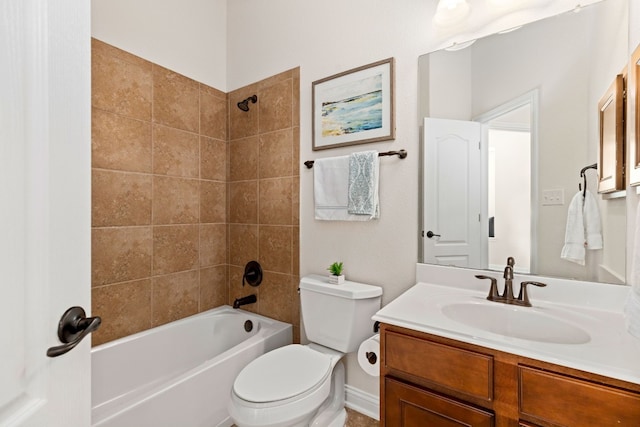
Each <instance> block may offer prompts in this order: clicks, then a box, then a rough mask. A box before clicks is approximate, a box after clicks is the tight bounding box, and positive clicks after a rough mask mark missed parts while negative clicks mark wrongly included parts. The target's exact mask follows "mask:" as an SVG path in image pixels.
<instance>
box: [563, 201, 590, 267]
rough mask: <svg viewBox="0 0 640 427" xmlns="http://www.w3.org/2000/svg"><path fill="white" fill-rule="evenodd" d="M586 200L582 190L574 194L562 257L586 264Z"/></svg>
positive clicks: (570, 204) (568, 213) (568, 214)
mask: <svg viewBox="0 0 640 427" xmlns="http://www.w3.org/2000/svg"><path fill="white" fill-rule="evenodd" d="M583 207H584V200H583V198H582V192H581V191H578V193H577V194H576V195H575V196H573V199H571V203H569V211H568V212H567V228H566V230H565V233H564V246H563V247H562V252H561V253H560V258H562V259H565V260H567V261H571V262H575V263H576V264H580V265H584V256H585V249H584V245H585V238H584V216H583Z"/></svg>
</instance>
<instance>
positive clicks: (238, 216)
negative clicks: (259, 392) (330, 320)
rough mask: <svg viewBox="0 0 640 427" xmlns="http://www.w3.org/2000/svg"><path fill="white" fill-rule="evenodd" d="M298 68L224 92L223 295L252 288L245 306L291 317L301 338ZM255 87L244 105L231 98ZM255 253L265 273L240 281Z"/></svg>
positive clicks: (232, 295) (238, 97) (277, 316)
mask: <svg viewBox="0 0 640 427" xmlns="http://www.w3.org/2000/svg"><path fill="white" fill-rule="evenodd" d="M299 94H300V71H299V69H297V68H296V69H293V70H289V71H286V72H284V73H281V74H278V75H276V76H273V77H270V78H268V79H265V80H262V81H260V82H257V83H254V84H251V85H249V86H245V87H243V88H240V89H237V90H235V91H233V92H231V93H229V166H230V167H229V180H228V184H227V194H228V195H229V198H228V200H229V215H228V222H229V224H228V234H229V280H230V282H229V302H230V303H231V302H233V300H234V299H235V298H237V297H241V296H245V295H249V294H251V293H255V294H256V295H257V296H258V302H257V304H252V305H249V306H245V307H246V309H247V310H250V311H254V312H257V313H259V314H262V315H265V316H268V317H271V318H274V319H278V320H282V321H284V322H288V323H292V324H293V325H294V340H295V341H296V342H299V340H300V322H299V317H300V315H299V313H300V311H299V298H298V293H297V288H298V282H299V275H300V272H299V234H300V233H299V229H300V227H299V218H298V211H299V197H298V196H299V188H300V184H299V182H300V179H299V178H300V155H299V148H300V144H299V139H300V123H299V119H300V111H299V108H298V105H299ZM251 95H257V96H258V101H257V103H255V104H252V103H251V102H250V103H249V111H248V112H244V111H242V110H240V109H239V108H238V107H237V105H236V104H237V103H238V102H239V101H242V100H244V99H246V98H248V97H250V96H251ZM251 260H257V261H258V262H259V263H260V264H261V265H262V268H263V270H264V279H263V282H262V284H261V285H260V286H259V287H257V288H251V287H249V286H245V287H244V288H243V287H242V274H243V272H244V265H245V264H246V263H247V262H248V261H251Z"/></svg>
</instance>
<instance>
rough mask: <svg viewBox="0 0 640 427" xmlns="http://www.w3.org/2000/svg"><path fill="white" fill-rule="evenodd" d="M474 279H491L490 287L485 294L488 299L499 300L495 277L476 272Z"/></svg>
mask: <svg viewBox="0 0 640 427" xmlns="http://www.w3.org/2000/svg"><path fill="white" fill-rule="evenodd" d="M476 279H486V280H491V289H489V295H487V299H488V300H489V301H500V300H501V299H502V297H501V296H500V294H499V293H498V280H497V279H496V278H495V277H491V276H485V275H482V274H477V275H476Z"/></svg>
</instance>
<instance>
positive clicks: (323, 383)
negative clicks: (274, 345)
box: [228, 275, 382, 427]
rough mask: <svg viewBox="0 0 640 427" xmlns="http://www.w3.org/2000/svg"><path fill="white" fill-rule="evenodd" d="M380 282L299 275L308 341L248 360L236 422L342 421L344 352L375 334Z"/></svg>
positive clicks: (232, 407) (333, 424)
mask: <svg viewBox="0 0 640 427" xmlns="http://www.w3.org/2000/svg"><path fill="white" fill-rule="evenodd" d="M381 298H382V288H380V287H378V286H371V285H365V284H362V283H356V282H349V281H345V282H344V283H343V284H341V285H333V284H330V283H329V278H328V277H324V276H319V275H310V276H305V277H303V278H302V279H301V280H300V311H301V313H302V321H303V325H304V330H305V333H306V336H307V339H308V340H309V341H310V343H309V344H308V345H300V344H291V345H288V346H285V347H280V348H278V349H276V350H272V351H270V352H268V353H266V354H264V355H262V356H260V357H258V358H257V359H255V360H254V361H252V362H251V363H249V364H248V365H247V366H246V367H245V368H244V369H243V370H242V371H241V372H240V374H238V376H237V377H236V380H235V382H234V384H233V388H232V390H231V400H230V402H229V406H228V409H229V414H230V416H231V419H232V420H233V422H234V423H235V424H236V425H237V426H238V427H307V426H314V427H343V426H344V424H345V422H346V417H347V414H346V411H345V409H344V393H345V391H344V381H345V372H344V365H343V363H342V360H341V359H342V357H343V356H344V355H345V354H346V353H351V352H354V351H357V350H358V346H359V345H360V343H361V342H362V341H364V340H365V339H367V338H368V337H370V336H371V335H372V334H373V321H372V320H371V316H373V315H374V314H375V313H376V312H377V311H378V310H379V309H380V301H381Z"/></svg>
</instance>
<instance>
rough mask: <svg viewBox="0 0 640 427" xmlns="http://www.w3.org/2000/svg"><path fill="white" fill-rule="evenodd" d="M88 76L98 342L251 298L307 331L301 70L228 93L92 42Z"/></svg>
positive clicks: (261, 307)
mask: <svg viewBox="0 0 640 427" xmlns="http://www.w3.org/2000/svg"><path fill="white" fill-rule="evenodd" d="M92 74H93V76H92V127H93V131H92V226H93V227H92V287H93V289H92V306H93V311H94V312H96V313H100V316H102V318H103V326H102V327H101V328H100V330H99V331H97V332H96V333H95V334H94V336H93V344H94V345H97V344H100V343H103V342H106V341H110V340H113V339H116V338H120V337H123V336H126V335H129V334H132V333H135V332H139V331H141V330H145V329H148V328H150V327H153V326H157V325H160V324H163V323H167V322H170V321H173V320H176V319H180V318H183V317H186V316H189V315H192V314H195V313H198V312H201V311H205V310H208V309H210V308H213V307H217V306H219V305H222V304H227V303H228V304H231V303H232V302H233V299H234V298H236V297H239V296H244V295H248V294H249V293H253V292H255V293H256V294H258V303H257V304H255V305H253V306H245V308H247V309H249V310H251V311H255V312H257V313H260V314H264V315H267V316H269V317H272V318H276V319H278V320H283V321H286V322H292V323H294V325H295V332H296V333H298V332H299V328H298V324H299V322H298V320H297V319H298V317H299V316H298V304H297V298H296V297H297V293H296V292H295V290H296V289H297V283H298V234H299V233H298V215H297V213H298V198H297V195H298V173H299V172H298V171H299V168H298V167H297V165H298V152H297V147H298V109H297V105H298V100H297V97H298V93H299V90H298V83H297V82H298V70H292V71H288V72H285V73H281V74H279V75H277V76H274V77H272V78H270V79H267V80H265V81H262V82H259V83H256V84H254V85H250V86H248V87H246V88H243V89H238V90H236V91H234V92H233V93H232V94H230V95H229V96H228V95H227V94H225V93H223V92H221V91H219V90H216V89H213V88H211V87H208V86H206V85H203V84H200V83H198V82H196V81H194V80H191V79H189V78H187V77H185V76H182V75H179V74H177V73H174V72H173V71H170V70H168V69H166V68H163V67H160V66H158V65H156V64H154V63H151V62H149V61H146V60H144V59H142V58H139V57H137V56H134V55H132V54H130V53H127V52H125V51H123V50H120V49H117V48H115V47H113V46H110V45H108V44H106V43H103V42H101V41H99V40H96V39H93V41H92ZM254 93H255V94H257V95H258V99H259V102H258V104H255V105H251V109H250V111H249V112H246V113H245V112H242V111H241V110H240V109H238V108H237V107H236V103H237V102H238V101H239V100H241V99H244V98H246V97H247V96H249V95H252V94H254ZM228 100H229V101H228ZM229 105H231V108H229ZM227 129H229V131H227ZM229 139H231V140H230V142H228V141H229ZM227 194H229V197H227ZM252 259H256V260H258V261H259V262H260V263H261V264H262V265H263V268H264V281H263V283H262V285H261V286H260V287H259V288H256V289H254V288H249V287H247V288H245V289H242V287H241V283H242V273H243V271H244V265H245V263H246V262H247V261H249V260H252ZM229 279H230V280H229Z"/></svg>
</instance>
